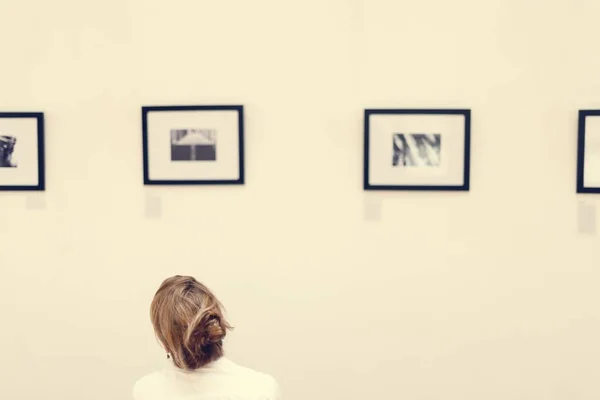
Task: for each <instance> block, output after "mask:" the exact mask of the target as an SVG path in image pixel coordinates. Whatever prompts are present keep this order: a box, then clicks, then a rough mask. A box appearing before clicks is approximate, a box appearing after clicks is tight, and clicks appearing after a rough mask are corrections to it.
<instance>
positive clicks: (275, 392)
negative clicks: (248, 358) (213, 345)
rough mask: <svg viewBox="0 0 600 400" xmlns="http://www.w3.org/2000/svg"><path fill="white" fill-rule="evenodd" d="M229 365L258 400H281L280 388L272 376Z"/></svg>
mask: <svg viewBox="0 0 600 400" xmlns="http://www.w3.org/2000/svg"><path fill="white" fill-rule="evenodd" d="M231 365H232V366H233V367H234V369H235V373H236V375H238V376H239V377H240V378H241V379H242V380H243V381H245V382H246V384H247V385H248V386H250V387H251V388H252V390H251V392H253V393H254V394H255V395H256V397H257V398H258V399H260V400H281V398H282V396H281V388H280V386H279V383H278V382H277V380H276V379H275V378H274V377H273V376H272V375H269V374H267V373H263V372H258V371H255V370H253V369H251V368H247V367H242V366H239V365H237V364H233V363H231Z"/></svg>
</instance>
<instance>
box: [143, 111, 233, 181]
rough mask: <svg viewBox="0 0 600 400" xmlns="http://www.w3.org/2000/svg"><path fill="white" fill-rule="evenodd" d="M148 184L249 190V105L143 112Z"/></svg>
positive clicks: (145, 167)
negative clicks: (246, 186)
mask: <svg viewBox="0 0 600 400" xmlns="http://www.w3.org/2000/svg"><path fill="white" fill-rule="evenodd" d="M142 130H143V153H144V154H143V156H144V184H145V185H243V184H244V108H243V106H156V107H142Z"/></svg>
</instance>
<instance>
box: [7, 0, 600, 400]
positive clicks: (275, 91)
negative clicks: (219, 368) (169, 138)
mask: <svg viewBox="0 0 600 400" xmlns="http://www.w3.org/2000/svg"><path fill="white" fill-rule="evenodd" d="M599 13H600V3H599V2H597V1H595V0H546V1H542V0H539V1H533V0H503V1H501V0H485V1H482V0H455V1H446V0H431V1H424V0H421V1H393V0H369V1H366V0H363V1H359V0H303V1H295V2H291V1H281V0H280V1H275V0H270V1H267V0H253V1H247V0H244V1H243V0H239V1H233V0H232V1H226V0H221V1H214V0H211V1H204V0H202V1H200V0H187V1H185V0H171V1H169V2H166V1H162V0H160V1H159V0H128V1H126V0H103V1H93V2H91V1H75V0H53V1H43V0H37V1H34V0H29V1H25V0H18V1H17V0H14V1H10V0H0V37H1V38H2V45H1V46H0V51H1V53H0V54H1V58H0V59H1V61H0V109H1V110H2V111H38V110H40V111H44V112H45V113H46V122H47V125H46V127H47V159H48V165H47V186H48V190H47V191H46V192H45V193H44V194H43V195H41V196H36V195H26V194H18V193H17V194H15V193H6V194H0V241H1V243H2V245H3V246H2V258H1V261H0V268H1V271H2V276H1V279H0V315H1V316H2V321H1V325H2V329H1V330H0V346H1V348H0V360H1V363H0V398H2V399H42V398H44V399H53V400H82V399H90V400H105V399H113V400H125V399H128V398H129V396H130V389H131V385H132V384H133V382H134V380H135V379H137V378H138V377H139V376H140V375H142V374H144V373H146V372H148V371H150V370H151V369H152V368H156V367H159V366H160V365H162V364H164V363H165V362H166V359H165V358H164V357H165V356H164V354H163V353H162V352H161V351H160V349H159V348H158V346H157V345H156V343H155V341H154V338H153V335H152V332H151V328H150V325H149V322H148V318H147V308H148V304H149V301H150V298H151V296H152V294H153V291H154V290H155V288H156V287H157V285H158V284H159V283H160V281H161V280H162V279H163V278H164V277H166V276H169V275H172V274H175V273H180V274H193V275H195V276H196V277H198V278H199V279H201V280H203V281H205V282H206V283H207V284H209V285H210V286H211V287H213V288H214V289H215V291H216V292H217V293H218V294H219V295H220V296H221V297H222V299H223V301H224V302H225V303H226V305H227V306H228V308H229V310H230V315H231V318H232V322H233V323H234V324H235V325H236V326H237V328H238V329H237V330H236V331H235V332H234V333H233V334H232V335H231V337H230V339H229V342H228V350H229V356H230V357H231V358H233V359H235V360H236V361H238V362H240V363H244V364H247V365H250V366H252V367H255V368H258V369H261V370H265V371H267V372H270V373H272V374H274V375H275V376H276V377H277V378H278V379H279V380H280V382H281V384H282V386H283V389H284V391H285V393H286V398H287V399H290V400H307V399H311V400H331V399H344V400H363V399H375V398H381V399H403V400H417V399H419V400H424V399H440V400H481V399H485V400H507V399H532V400H534V399H535V400H539V399H545V400H550V399H560V400H575V399H597V398H598V397H599V396H600V386H599V385H598V381H599V379H598V378H600V367H599V365H600V321H599V319H598V318H599V317H600V291H599V290H598V282H599V279H600V266H599V264H598V260H597V254H598V252H597V237H595V236H583V235H581V234H579V233H578V231H577V223H576V222H577V210H578V206H579V203H578V202H579V201H580V200H581V199H583V197H579V198H578V197H577V196H576V195H575V194H574V192H575V135H576V132H575V129H576V116H577V109H578V108H593V107H599V108H600V74H599V73H598V71H600V56H599V54H600V53H599V52H598V51H597V39H598V37H599V35H600V27H599V26H598V24H597V17H598V15H599ZM214 103H233V104H238V103H239V104H244V105H245V106H246V116H247V118H246V123H247V152H246V154H247V164H246V171H247V185H246V186H244V187H237V188H210V187H205V188H192V187H188V188H144V187H142V185H141V182H142V173H141V133H140V130H141V126H140V125H141V122H140V119H141V118H140V107H141V106H142V105H169V104H214ZM365 107H469V108H471V109H472V110H473V146H472V150H473V152H472V181H471V184H472V185H471V187H472V190H471V192H469V193H446V194H435V193H395V194H381V193H380V194H365V193H364V192H363V191H362V189H361V184H362V178H361V173H362V156H361V155H362V147H361V146H362V136H361V135H362V125H361V124H362V110H363V108H365ZM585 199H586V200H587V201H589V202H591V205H592V206H594V207H595V204H596V200H595V197H593V196H592V197H589V196H588V197H585ZM157 204H158V206H157ZM156 207H158V209H156ZM365 210H367V211H368V212H366V211H365ZM378 211H380V212H381V215H380V216H379V218H378V217H377V216H376V215H375V216H373V215H372V214H377V212H378ZM367 216H368V218H367Z"/></svg>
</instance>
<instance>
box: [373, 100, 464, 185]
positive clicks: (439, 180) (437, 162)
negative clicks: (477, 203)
mask: <svg viewBox="0 0 600 400" xmlns="http://www.w3.org/2000/svg"><path fill="white" fill-rule="evenodd" d="M364 118H365V119H364V124H365V126H364V173H363V188H364V190H423V191H434V190H439V191H468V190H469V179H470V142H471V111H470V110H462V109H461V110H458V109H446V110H444V109H440V110H434V109H368V110H365V117H364Z"/></svg>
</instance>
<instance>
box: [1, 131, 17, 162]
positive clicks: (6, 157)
mask: <svg viewBox="0 0 600 400" xmlns="http://www.w3.org/2000/svg"><path fill="white" fill-rule="evenodd" d="M16 145H17V138H16V137H14V136H7V135H0V168H15V167H16V166H17V163H16V160H15V146H16Z"/></svg>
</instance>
